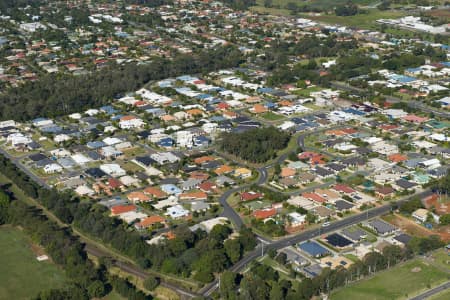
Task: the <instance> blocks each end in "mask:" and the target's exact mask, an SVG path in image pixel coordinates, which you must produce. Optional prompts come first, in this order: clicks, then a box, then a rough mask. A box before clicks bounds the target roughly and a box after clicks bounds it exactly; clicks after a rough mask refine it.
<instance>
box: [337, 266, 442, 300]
mask: <svg viewBox="0 0 450 300" xmlns="http://www.w3.org/2000/svg"><path fill="white" fill-rule="evenodd" d="M449 277H450V274H449V273H447V272H445V271H444V270H441V269H440V268H437V267H435V266H433V265H431V264H429V263H427V262H424V261H422V260H421V259H414V260H412V261H409V262H406V263H404V264H402V265H399V266H395V267H393V268H392V269H390V270H387V271H382V272H380V273H378V274H376V275H375V276H374V277H371V278H370V279H367V280H362V281H360V282H357V283H355V284H352V285H350V286H348V287H346V288H342V289H339V290H337V291H336V292H334V293H333V294H332V295H331V299H332V300H340V299H345V300H346V299H365V300H375V299H376V300H382V299H383V300H384V299H407V298H409V297H412V296H414V295H417V294H418V293H420V292H422V291H424V290H427V289H429V288H430V287H434V286H437V285H439V284H442V283H443V282H445V281H447V280H448V279H449Z"/></svg>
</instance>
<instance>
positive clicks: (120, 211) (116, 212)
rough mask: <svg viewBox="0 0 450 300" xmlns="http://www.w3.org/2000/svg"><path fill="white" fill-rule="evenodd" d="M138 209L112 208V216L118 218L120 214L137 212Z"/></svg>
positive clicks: (132, 207)
mask: <svg viewBox="0 0 450 300" xmlns="http://www.w3.org/2000/svg"><path fill="white" fill-rule="evenodd" d="M136 210H137V207H136V205H131V204H130V205H116V206H113V207H111V215H112V216H118V215H120V214H123V213H126V212H130V211H136Z"/></svg>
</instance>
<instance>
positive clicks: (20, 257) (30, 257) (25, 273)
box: [0, 226, 67, 300]
mask: <svg viewBox="0 0 450 300" xmlns="http://www.w3.org/2000/svg"><path fill="white" fill-rule="evenodd" d="M0 249H1V253H2V254H1V255H0V266H1V269H2V270H3V272H0V299H15V300H18V299H31V298H33V297H34V296H37V294H38V293H39V292H40V291H43V290H47V289H54V288H59V287H62V286H63V285H64V283H65V282H66V281H67V279H66V277H65V274H64V271H63V270H62V269H60V268H59V267H58V266H56V265H55V264H53V263H52V262H51V261H42V262H39V261H37V259H36V256H38V255H40V254H42V253H39V252H41V251H42V250H40V249H39V247H37V246H36V245H33V244H32V243H31V241H30V239H29V238H28V237H27V236H26V235H25V233H23V232H22V231H20V230H19V229H17V228H14V227H10V226H0Z"/></svg>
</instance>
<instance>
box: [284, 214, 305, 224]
mask: <svg viewBox="0 0 450 300" xmlns="http://www.w3.org/2000/svg"><path fill="white" fill-rule="evenodd" d="M288 218H289V223H290V226H292V227H298V226H302V225H305V224H306V215H302V214H299V213H298V212H291V213H289V214H288Z"/></svg>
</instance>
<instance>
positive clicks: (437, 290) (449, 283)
mask: <svg viewBox="0 0 450 300" xmlns="http://www.w3.org/2000/svg"><path fill="white" fill-rule="evenodd" d="M446 289H450V281H447V282H446V283H444V284H441V285H440V286H437V287H435V288H433V289H431V290H428V291H426V292H424V293H422V294H420V295H418V296H416V297H413V298H411V299H410V300H424V299H428V298H430V297H431V296H433V295H436V294H437V293H440V292H443V291H445V290H446Z"/></svg>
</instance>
